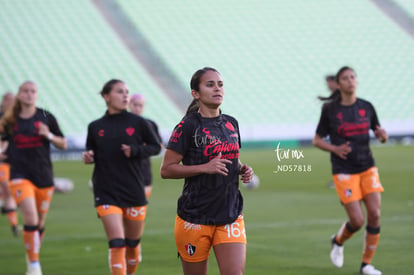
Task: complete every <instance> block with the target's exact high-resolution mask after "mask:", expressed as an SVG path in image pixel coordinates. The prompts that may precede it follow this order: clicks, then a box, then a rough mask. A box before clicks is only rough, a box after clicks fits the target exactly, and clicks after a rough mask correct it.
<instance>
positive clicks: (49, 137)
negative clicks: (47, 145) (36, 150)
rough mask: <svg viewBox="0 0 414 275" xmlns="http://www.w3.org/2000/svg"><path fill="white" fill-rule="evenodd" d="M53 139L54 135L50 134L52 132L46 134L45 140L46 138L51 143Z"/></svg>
mask: <svg viewBox="0 0 414 275" xmlns="http://www.w3.org/2000/svg"><path fill="white" fill-rule="evenodd" d="M54 137H55V135H54V134H52V132H49V134H47V138H48V139H49V140H50V141H52V140H53V138H54Z"/></svg>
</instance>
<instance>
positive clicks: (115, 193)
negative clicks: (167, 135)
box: [86, 111, 161, 208]
mask: <svg viewBox="0 0 414 275" xmlns="http://www.w3.org/2000/svg"><path fill="white" fill-rule="evenodd" d="M122 144H125V145H129V146H131V157H129V158H128V157H126V156H125V154H124V152H123V151H122V150H121V146H122ZM86 149H87V150H92V151H93V152H94V161H95V166H94V171H93V176H92V181H93V191H94V197H95V206H98V205H104V204H109V205H116V206H119V207H123V208H124V207H133V206H143V205H146V204H147V200H146V198H145V192H144V178H143V170H142V166H141V165H140V162H141V160H142V159H144V158H148V157H149V156H151V155H155V154H158V153H159V151H160V149H161V146H160V142H159V140H158V138H157V136H156V135H155V134H154V131H153V130H152V129H151V127H150V126H149V124H148V123H147V121H146V120H145V119H143V118H142V117H139V116H137V115H135V114H132V113H129V112H127V111H123V112H121V113H118V114H111V115H109V114H108V113H106V114H105V115H104V116H103V117H102V118H100V119H98V120H95V121H93V122H91V123H90V124H89V127H88V136H87V140H86Z"/></svg>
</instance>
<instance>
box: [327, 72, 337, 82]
mask: <svg viewBox="0 0 414 275" xmlns="http://www.w3.org/2000/svg"><path fill="white" fill-rule="evenodd" d="M325 80H326V81H336V77H335V75H333V74H329V75H327V76H325Z"/></svg>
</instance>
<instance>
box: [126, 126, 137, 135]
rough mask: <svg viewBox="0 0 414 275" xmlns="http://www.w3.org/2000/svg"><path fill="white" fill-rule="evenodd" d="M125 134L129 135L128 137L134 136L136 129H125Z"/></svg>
mask: <svg viewBox="0 0 414 275" xmlns="http://www.w3.org/2000/svg"><path fill="white" fill-rule="evenodd" d="M125 132H126V133H127V134H128V136H132V135H133V134H134V133H135V129H134V128H132V127H128V128H126V129H125Z"/></svg>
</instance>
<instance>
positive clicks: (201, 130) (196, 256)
mask: <svg viewBox="0 0 414 275" xmlns="http://www.w3.org/2000/svg"><path fill="white" fill-rule="evenodd" d="M190 86H191V95H192V96H193V101H192V103H191V104H190V106H189V108H188V110H187V113H186V115H185V116H184V118H183V119H182V120H181V122H180V123H179V124H178V125H177V126H176V127H175V129H174V131H173V133H172V135H171V137H170V140H169V142H168V146H167V149H166V152H165V155H164V159H163V162H162V165H161V176H162V178H170V179H178V178H184V179H185V180H184V188H183V192H182V195H181V196H180V198H179V199H178V207H177V216H176V221H175V242H176V245H177V250H178V254H179V256H180V258H181V263H182V268H183V272H184V274H207V266H208V264H207V263H208V257H209V254H210V250H211V247H213V249H214V253H215V256H216V259H217V263H218V266H219V269H220V273H221V274H243V272H244V267H245V263H246V232H245V226H244V220H243V215H242V209H243V199H242V196H241V193H240V190H239V175H241V180H242V181H243V182H245V183H247V182H249V181H250V180H251V178H252V176H253V169H252V168H251V167H249V166H247V165H246V164H242V163H241V162H240V160H239V149H240V147H241V143H240V134H239V126H238V122H237V120H236V119H235V118H233V117H231V116H229V115H225V114H222V113H221V111H220V109H219V107H220V105H221V104H222V102H223V97H224V87H223V80H222V78H221V75H220V74H219V73H218V72H217V71H216V70H215V69H213V68H209V67H206V68H203V69H200V70H198V71H196V72H195V73H194V75H193V76H192V79H191V83H190Z"/></svg>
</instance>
